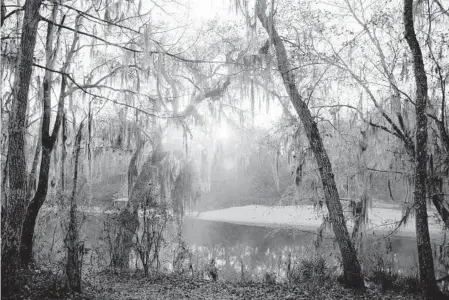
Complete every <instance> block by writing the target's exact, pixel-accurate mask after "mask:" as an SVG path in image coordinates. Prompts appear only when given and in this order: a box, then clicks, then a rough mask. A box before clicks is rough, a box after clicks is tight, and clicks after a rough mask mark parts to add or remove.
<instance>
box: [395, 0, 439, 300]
mask: <svg viewBox="0 0 449 300" xmlns="http://www.w3.org/2000/svg"><path fill="white" fill-rule="evenodd" d="M403 13H404V15H403V16H404V30H405V39H406V40H407V44H408V46H409V48H410V51H411V52H412V55H413V64H414V72H415V85H416V102H415V116H416V150H415V153H416V155H415V207H416V242H417V244H418V262H419V275H420V280H421V285H422V287H423V289H424V291H425V292H426V294H427V296H428V297H429V298H433V297H437V294H439V293H440V292H439V290H438V287H437V285H436V280H435V270H434V265H433V256H432V247H431V244H430V236H429V224H428V220H427V218H428V216H427V201H426V197H427V183H426V181H427V115H426V109H427V105H428V97H429V96H428V86H427V75H426V71H425V69H424V61H423V55H422V52H421V47H420V45H419V42H418V39H417V38H416V33H415V25H414V22H413V0H404V12H403ZM440 296H442V295H440Z"/></svg>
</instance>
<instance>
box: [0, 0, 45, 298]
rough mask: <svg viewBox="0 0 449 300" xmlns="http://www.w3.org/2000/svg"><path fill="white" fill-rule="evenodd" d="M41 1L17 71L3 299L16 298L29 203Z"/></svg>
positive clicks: (27, 17) (26, 31)
mask: <svg viewBox="0 0 449 300" xmlns="http://www.w3.org/2000/svg"><path fill="white" fill-rule="evenodd" d="M41 2H42V0H28V1H26V3H25V5H24V11H25V12H24V18H23V25H22V34H21V40H20V48H19V53H18V54H19V63H18V70H17V71H16V80H15V90H14V94H15V95H14V96H15V97H14V102H13V104H12V108H11V114H10V119H9V141H8V174H9V201H8V203H7V207H6V221H5V228H2V268H1V269H2V276H1V278H2V279H1V281H2V292H3V294H2V297H5V298H8V297H17V285H16V276H17V271H18V268H19V263H18V262H19V247H20V235H21V231H22V223H23V217H24V214H25V209H26V203H27V199H26V196H27V167H26V159H25V133H26V120H27V108H28V91H29V86H30V79H31V73H32V66H33V55H34V48H35V45H36V35H37V27H38V23H39V20H40V16H39V8H40V5H41Z"/></svg>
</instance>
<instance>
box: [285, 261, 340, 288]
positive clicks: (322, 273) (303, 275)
mask: <svg viewBox="0 0 449 300" xmlns="http://www.w3.org/2000/svg"><path fill="white" fill-rule="evenodd" d="M332 273H333V271H332V269H331V268H330V267H329V265H328V263H327V261H326V259H325V258H324V257H322V256H316V257H310V258H304V259H302V260H301V261H300V262H299V263H297V264H295V265H294V267H293V269H292V270H291V272H290V280H291V281H292V282H293V283H304V282H307V281H310V280H312V279H313V280H319V281H324V280H326V279H329V278H330V277H331V275H332Z"/></svg>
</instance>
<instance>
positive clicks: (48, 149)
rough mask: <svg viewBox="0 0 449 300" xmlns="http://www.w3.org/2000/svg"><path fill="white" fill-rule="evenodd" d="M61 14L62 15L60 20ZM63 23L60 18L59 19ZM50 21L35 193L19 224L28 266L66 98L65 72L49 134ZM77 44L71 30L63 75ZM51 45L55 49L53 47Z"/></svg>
mask: <svg viewBox="0 0 449 300" xmlns="http://www.w3.org/2000/svg"><path fill="white" fill-rule="evenodd" d="M57 12H58V5H57V4H54V5H53V9H52V19H53V22H55V21H56V16H57ZM64 18H65V17H62V20H64ZM62 22H63V21H62ZM76 23H77V26H76V28H78V27H79V18H77V21H76ZM54 27H55V26H54V25H53V23H48V29H47V38H46V46H45V47H46V49H45V51H46V59H47V62H46V70H45V76H44V82H43V98H42V101H43V114H42V127H41V148H42V151H41V152H42V155H41V163H40V168H39V183H38V186H37V190H36V193H35V194H34V196H33V198H32V199H31V202H30V203H29V204H28V208H27V212H26V215H25V220H24V223H23V229H22V237H21V243H20V259H21V264H22V266H24V267H28V265H29V264H30V262H31V261H32V258H33V236H34V228H35V226H36V219H37V215H38V213H39V210H40V208H41V207H42V205H43V204H44V201H45V199H46V197H47V191H48V179H49V172H50V160H51V155H52V152H53V148H54V146H55V144H56V140H57V138H58V134H59V129H60V127H61V124H62V117H63V114H64V101H65V97H66V87H67V81H68V78H67V76H66V75H62V80H61V86H60V92H59V100H58V112H57V115H56V119H55V123H54V126H53V131H52V133H51V134H50V121H51V95H50V94H51V90H52V78H53V76H52V75H53V72H54V71H53V69H54V66H55V61H56V58H57V53H58V48H59V34H60V31H61V28H59V30H58V36H57V37H56V41H55V36H54V30H55V28H54ZM77 43H78V34H77V33H76V32H75V33H74V37H73V41H72V44H71V47H70V50H69V51H68V52H67V57H66V59H65V62H64V64H63V66H62V68H61V73H62V74H66V73H67V71H68V68H69V65H70V63H71V61H72V57H73V54H74V52H75V50H76V49H75V47H76V45H77ZM53 48H55V49H53Z"/></svg>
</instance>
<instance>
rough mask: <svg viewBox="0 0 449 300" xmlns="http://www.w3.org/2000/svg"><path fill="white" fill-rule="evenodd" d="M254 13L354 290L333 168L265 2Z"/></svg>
mask: <svg viewBox="0 0 449 300" xmlns="http://www.w3.org/2000/svg"><path fill="white" fill-rule="evenodd" d="M256 11H257V16H258V18H259V20H260V22H261V23H262V25H263V27H264V28H265V30H266V31H267V33H268V35H270V39H271V41H272V43H273V45H274V47H275V50H276V57H277V62H278V68H279V72H280V73H281V76H282V80H283V82H284V85H285V88H286V90H287V93H288V95H289V96H290V100H291V102H292V103H293V106H294V107H295V110H296V112H297V113H298V115H299V118H300V119H301V122H302V124H303V126H304V129H305V131H306V135H307V138H308V140H309V143H310V147H311V148H312V151H313V153H314V155H315V159H316V161H317V164H318V169H319V172H320V175H321V181H322V184H323V190H324V197H325V201H326V206H327V208H328V211H329V217H330V220H331V223H332V227H333V230H334V233H335V237H336V239H337V242H338V245H339V248H340V252H341V256H342V261H343V278H342V279H343V282H344V283H345V284H347V285H348V286H352V287H356V288H360V287H364V282H363V277H362V273H361V267H360V263H359V261H358V259H357V254H356V251H355V248H354V245H353V244H352V242H351V238H350V236H349V232H348V229H347V227H346V222H345V217H344V215H343V209H342V206H341V203H340V197H339V195H338V190H337V186H336V183H335V179H334V174H333V171H332V166H331V163H330V160H329V156H328V155H327V152H326V149H325V148H324V145H323V141H322V140H321V136H320V132H319V130H318V127H317V124H316V122H315V121H314V120H313V117H312V115H311V113H310V110H309V108H308V106H307V104H306V103H305V102H304V100H303V99H302V97H301V96H300V94H299V92H298V89H297V87H296V82H295V75H294V73H293V72H292V71H291V70H292V69H291V67H290V63H289V61H288V58H287V52H286V50H285V46H284V44H283V42H282V40H281V38H280V36H279V34H278V33H277V31H276V28H275V27H274V25H273V22H272V16H271V15H270V17H267V15H266V14H265V11H266V2H265V1H264V0H261V1H258V4H257V7H256Z"/></svg>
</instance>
